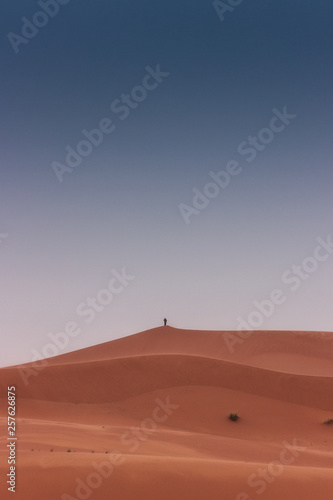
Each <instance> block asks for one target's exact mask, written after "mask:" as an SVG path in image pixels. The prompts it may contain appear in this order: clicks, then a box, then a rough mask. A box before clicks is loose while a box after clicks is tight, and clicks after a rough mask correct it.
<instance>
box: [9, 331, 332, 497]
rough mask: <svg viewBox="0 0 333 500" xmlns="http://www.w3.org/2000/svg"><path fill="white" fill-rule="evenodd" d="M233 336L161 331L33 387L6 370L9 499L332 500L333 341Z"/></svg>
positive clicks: (38, 379) (75, 359) (101, 349)
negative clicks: (14, 401) (11, 399)
mask: <svg viewBox="0 0 333 500" xmlns="http://www.w3.org/2000/svg"><path fill="white" fill-rule="evenodd" d="M235 335H236V336H237V335H238V334H237V333H234V332H210V331H207V332H197V331H190V330H177V329H174V328H170V327H162V328H156V329H153V330H149V331H146V332H141V333H139V334H136V335H133V336H130V337H127V338H124V339H119V340H116V341H112V342H108V343H106V344H101V345H97V346H94V347H90V348H87V349H82V350H80V351H76V352H73V353H68V354H64V355H61V356H57V357H55V358H51V359H49V360H47V364H46V366H44V367H43V368H42V369H40V371H38V373H37V374H36V375H31V376H29V377H28V378H27V373H28V372H27V370H29V369H31V368H34V367H33V365H31V364H30V365H25V366H17V367H9V368H2V369H1V370H0V388H1V390H0V394H1V395H5V394H6V391H7V386H8V385H15V386H16V392H17V397H18V414H17V422H18V432H17V436H18V444H17V453H18V463H17V468H18V474H17V492H16V498H17V499H18V500H32V499H33V500H39V499H40V500H42V499H43V500H44V499H48V500H53V499H61V498H62V499H63V500H68V499H73V498H82V499H84V498H94V499H103V500H104V499H105V500H107V499H109V498H113V499H115V500H123V499H124V500H125V499H126V500H141V499H142V500H143V499H145V500H153V499H154V500H156V499H161V500H164V499H173V500H206V499H209V500H217V499H218V500H220V499H228V500H229V499H231V500H250V499H251V500H252V499H254V498H257V497H260V498H262V499H270V500H281V499H282V498H283V499H284V500H310V499H311V500H316V499H321V500H323V499H324V500H326V499H328V498H329V499H331V497H332V493H333V425H325V424H324V422H325V421H327V420H329V419H330V418H333V397H332V396H333V391H332V389H333V335H331V334H328V333H321V332H311V333H305V332H254V333H252V334H251V335H249V336H248V338H246V339H245V338H240V337H238V336H237V337H235ZM235 338H237V339H238V340H237V342H235ZM230 346H232V349H231V348H230ZM25 382H26V383H25ZM6 411H7V404H6V401H5V399H2V400H1V413H0V419H1V423H2V424H3V425H2V428H3V429H4V432H3V433H2V436H3V437H2V438H1V446H0V449H1V451H0V460H1V463H0V473H1V476H0V477H1V478H4V477H5V475H6V474H7V472H8V470H7V469H8V465H7V463H6V461H7V454H8V453H7V451H6V450H5V448H6V441H5V440H6V437H7V435H6ZM231 412H237V413H238V415H239V416H240V419H239V420H238V421H237V422H231V421H230V420H229V419H228V415H229V414H230V413H231ZM0 491H1V498H10V495H12V493H9V492H8V491H6V484H5V481H4V480H3V479H2V481H0Z"/></svg>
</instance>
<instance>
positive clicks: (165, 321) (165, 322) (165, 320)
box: [163, 318, 167, 326]
mask: <svg viewBox="0 0 333 500" xmlns="http://www.w3.org/2000/svg"><path fill="white" fill-rule="evenodd" d="M163 321H164V326H166V324H167V319H166V318H164V320H163Z"/></svg>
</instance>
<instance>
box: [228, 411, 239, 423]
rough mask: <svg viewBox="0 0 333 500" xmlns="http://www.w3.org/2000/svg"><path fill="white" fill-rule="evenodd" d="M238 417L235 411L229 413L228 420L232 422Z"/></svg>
mask: <svg viewBox="0 0 333 500" xmlns="http://www.w3.org/2000/svg"><path fill="white" fill-rule="evenodd" d="M238 419H239V416H238V415H237V413H230V415H229V420H231V421H232V422H237V420H238Z"/></svg>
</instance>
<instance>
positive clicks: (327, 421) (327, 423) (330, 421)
mask: <svg viewBox="0 0 333 500" xmlns="http://www.w3.org/2000/svg"><path fill="white" fill-rule="evenodd" d="M324 424H326V425H331V424H333V418H329V419H328V420H326V422H324Z"/></svg>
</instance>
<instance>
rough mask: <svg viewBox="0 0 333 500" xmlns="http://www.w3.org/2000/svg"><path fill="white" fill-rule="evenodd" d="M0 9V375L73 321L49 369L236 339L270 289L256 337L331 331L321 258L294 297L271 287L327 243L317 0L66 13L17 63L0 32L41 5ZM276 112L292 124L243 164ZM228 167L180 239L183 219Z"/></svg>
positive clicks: (326, 17) (326, 128) (328, 64)
mask: <svg viewBox="0 0 333 500" xmlns="http://www.w3.org/2000/svg"><path fill="white" fill-rule="evenodd" d="M1 10H2V13H1V21H0V25H1V33H2V38H1V40H2V41H1V44H0V55H1V74H2V79H1V139H2V148H1V153H0V154H1V157H0V159H1V191H2V193H1V198H0V203H1V216H0V269H1V282H0V286H1V306H0V307H1V308H0V330H1V357H0V365H2V366H4V365H9V364H14V363H19V362H27V361H31V360H32V356H33V354H32V350H33V349H36V350H37V351H38V352H41V351H42V349H43V347H44V346H45V345H46V344H47V343H49V342H50V339H49V337H48V334H49V333H50V332H52V333H57V332H60V331H62V330H63V329H64V327H65V325H66V324H67V323H68V322H69V321H74V322H76V323H77V324H78V325H79V327H80V329H81V333H80V334H79V335H77V336H76V337H75V338H71V339H70V342H69V343H68V345H67V346H66V348H64V349H63V350H59V354H60V353H62V352H66V351H72V350H76V349H79V348H81V347H85V346H89V345H93V344H97V343H101V342H105V341H108V340H111V339H114V338H118V337H122V336H124V335H129V334H132V333H136V332H138V331H141V330H145V329H148V328H152V327H154V326H157V325H159V324H161V323H162V320H163V318H164V316H166V317H167V318H168V320H169V324H171V325H172V326H175V327H179V328H194V329H213V330H226V329H232V330H234V329H236V328H237V325H238V321H237V318H238V317H240V316H241V317H243V318H244V319H245V318H247V317H248V315H249V314H250V313H251V312H252V311H254V310H255V306H254V304H253V302H254V301H262V300H264V299H267V298H268V297H269V295H270V293H271V292H272V290H274V289H276V288H279V289H281V290H282V291H283V292H284V295H285V301H284V303H283V304H282V305H280V306H276V308H275V310H274V313H273V314H272V315H271V316H270V317H268V318H265V320H264V321H263V323H262V325H261V326H260V329H274V330H278V329H283V330H326V331H332V330H333V328H332V324H333V319H332V313H331V311H332V299H333V294H332V271H333V255H330V257H329V258H328V259H327V260H326V261H325V262H321V263H320V264H319V265H318V269H317V270H316V271H315V272H313V273H312V274H311V275H310V276H309V277H308V278H307V279H302V280H301V282H300V286H299V288H298V290H296V291H294V292H292V291H291V289H290V285H288V284H286V283H284V282H282V280H281V276H282V275H283V273H285V272H287V271H288V270H289V269H291V267H292V265H293V264H302V262H303V260H304V259H305V258H307V257H310V256H312V255H313V252H314V249H315V248H316V245H317V244H318V243H317V242H316V239H317V238H318V237H321V238H323V239H326V238H327V236H328V235H330V234H333V228H332V180H333V173H332V160H331V159H332V135H331V131H332V103H333V99H332V97H333V96H332V92H333V91H332V89H333V66H332V54H333V50H332V49H333V41H332V14H333V5H332V4H331V3H330V2H328V1H327V0H316V2H314V1H313V0H293V1H292V2H291V1H290V0H275V1H274V0H269V1H268V0H252V1H250V0H244V2H243V3H241V4H240V5H239V6H238V7H235V8H234V10H233V11H232V12H226V14H225V19H224V20H223V22H222V21H221V20H220V18H219V16H218V13H217V12H216V10H215V8H214V6H213V3H212V2H211V1H210V0H195V1H193V0H183V1H179V0H177V1H175V0H168V1H167V2H156V1H152V0H143V1H142V2H136V1H134V0H112V1H111V2H110V1H106V0H94V1H88V0H81V1H78V0H70V1H69V2H68V4H66V5H61V6H59V12H58V13H57V14H56V15H55V16H54V17H53V18H52V19H50V20H49V22H48V23H47V25H46V26H44V27H41V28H40V29H39V32H38V33H37V34H36V36H34V37H33V38H31V39H30V40H27V41H28V43H21V44H20V45H19V46H18V53H15V51H14V49H13V47H12V45H11V43H10V41H9V39H8V33H10V32H12V33H15V34H16V35H20V36H21V35H22V33H21V30H22V25H23V21H22V17H24V16H25V17H26V18H28V19H29V20H31V19H32V18H33V16H34V14H35V13H36V12H37V11H40V10H41V8H40V6H39V5H38V3H37V2H36V1H32V0H17V1H16V2H6V5H2V7H1ZM42 21H43V19H42ZM157 65H160V69H161V71H163V72H167V73H169V76H167V77H166V78H164V80H163V82H162V83H161V84H160V85H159V86H158V87H157V88H156V89H154V90H151V91H149V92H148V95H147V97H146V98H145V99H144V100H143V101H142V102H140V103H139V105H138V107H137V108H136V109H133V110H131V112H130V114H129V116H128V117H127V118H126V119H124V120H121V119H120V115H119V114H116V113H114V112H113V111H111V109H110V105H111V103H112V102H114V101H115V99H118V98H119V97H120V96H121V95H122V94H129V93H131V91H132V89H133V88H134V87H135V86H138V85H141V84H142V81H143V78H144V77H145V75H146V74H147V71H146V69H145V68H146V67H147V66H150V67H151V68H156V66H157ZM150 82H152V80H150ZM284 106H286V107H287V110H288V113H291V114H294V115H296V118H295V119H293V120H291V122H290V124H289V125H288V126H285V129H284V130H283V131H282V132H280V133H275V135H274V138H273V140H272V142H271V143H270V144H267V145H266V146H265V149H263V150H262V151H260V152H258V154H257V157H256V158H255V159H254V160H253V161H252V162H248V161H247V160H246V158H247V156H245V155H241V154H240V153H239V152H238V147H239V145H240V144H241V143H242V142H243V141H247V139H248V137H249V136H257V135H258V132H259V131H260V130H261V129H262V128H265V127H267V126H269V123H270V120H271V118H272V117H273V111H272V110H273V109H277V110H279V111H282V110H283V108H284ZM103 118H110V119H112V121H113V124H114V126H115V130H114V131H113V132H112V134H109V135H105V136H104V140H103V142H102V144H100V145H99V146H96V147H94V149H93V151H92V152H91V154H90V155H89V156H88V157H86V158H84V159H83V160H82V162H81V164H80V165H78V166H77V167H76V168H75V169H74V170H73V172H72V173H70V174H65V175H64V177H63V182H62V183H60V182H59V181H58V179H57V177H56V175H55V173H54V171H53V169H52V163H53V162H55V161H56V162H60V163H64V161H65V154H66V152H65V148H66V146H67V145H70V146H71V147H73V148H76V146H77V144H78V143H79V141H81V140H82V139H84V137H83V135H82V133H81V131H82V130H83V129H87V130H91V129H94V128H96V126H97V125H98V124H99V122H100V120H101V119H103ZM280 123H281V122H280ZM231 160H236V161H238V163H239V165H240V166H241V168H242V172H241V173H240V174H239V175H237V176H234V177H232V179H231V182H230V184H229V186H228V187H226V188H225V189H223V190H222V189H221V192H220V194H219V195H218V196H217V197H216V198H214V199H211V200H210V201H209V204H208V206H207V207H206V208H205V209H203V210H202V211H200V213H199V214H196V215H193V216H192V217H191V219H190V223H189V224H186V223H185V221H184V219H183V217H182V215H181V213H180V210H179V205H180V204H181V203H184V204H187V205H191V204H192V198H193V196H194V194H193V189H194V188H197V189H199V190H200V191H202V190H203V188H204V186H205V185H206V184H207V182H209V181H211V179H210V177H209V172H211V171H214V172H218V171H220V170H225V168H226V165H227V163H228V162H229V161H231ZM122 268H125V269H126V272H127V273H128V274H130V275H133V276H135V279H134V280H132V281H131V282H130V283H129V285H128V287H126V288H125V289H124V290H123V291H122V292H121V293H119V294H118V295H114V296H113V299H112V302H111V303H110V304H109V305H107V306H105V308H104V309H103V311H101V312H98V313H96V315H95V318H94V320H93V321H91V322H90V323H89V324H88V323H86V322H85V320H84V318H82V317H79V316H78V314H77V311H76V309H77V306H78V305H79V304H80V303H82V302H83V301H85V300H86V299H87V297H89V296H90V297H96V295H97V293H98V292H99V291H100V290H101V289H103V288H105V287H106V286H107V284H108V282H109V281H110V279H111V277H112V274H111V272H112V270H118V271H119V272H120V271H121V269H122Z"/></svg>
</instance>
